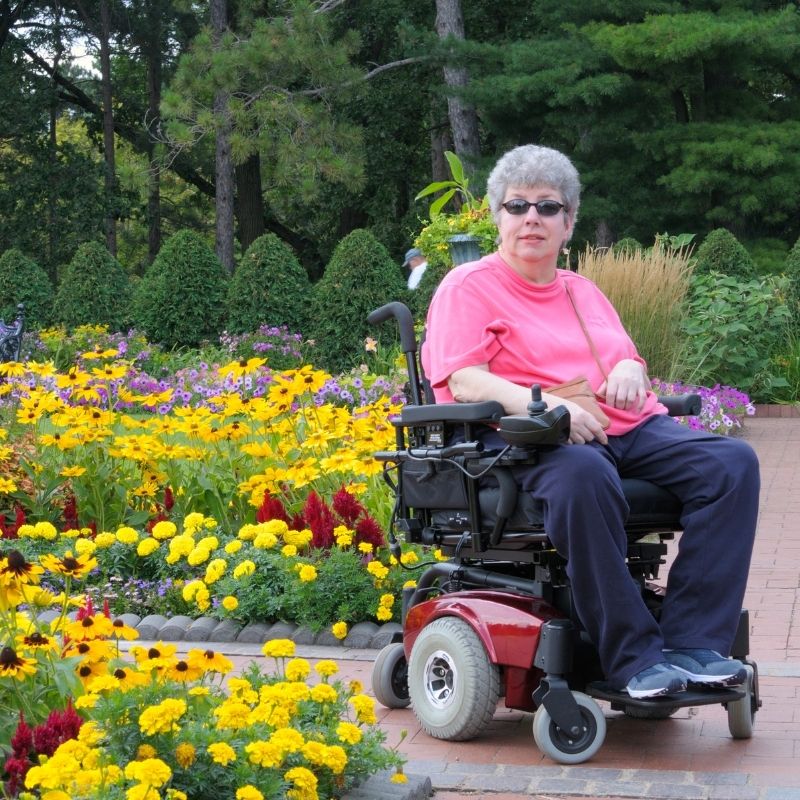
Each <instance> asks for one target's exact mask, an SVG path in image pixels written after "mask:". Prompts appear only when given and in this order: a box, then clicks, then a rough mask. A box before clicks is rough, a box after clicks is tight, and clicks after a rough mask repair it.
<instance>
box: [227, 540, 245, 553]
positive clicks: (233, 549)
mask: <svg viewBox="0 0 800 800" xmlns="http://www.w3.org/2000/svg"><path fill="white" fill-rule="evenodd" d="M241 549H242V542H241V540H240V539H232V540H231V541H230V542H228V544H226V545H225V552H226V553H227V554H228V555H229V556H232V555H234V554H235V553H238V552H239V551H240V550H241Z"/></svg>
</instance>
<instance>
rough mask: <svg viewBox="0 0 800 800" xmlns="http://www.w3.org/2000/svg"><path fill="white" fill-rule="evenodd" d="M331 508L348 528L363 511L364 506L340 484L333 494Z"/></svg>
mask: <svg viewBox="0 0 800 800" xmlns="http://www.w3.org/2000/svg"><path fill="white" fill-rule="evenodd" d="M333 510H334V511H335V512H336V513H337V514H338V515H339V516H340V517H341V518H342V522H343V523H344V524H345V525H347V527H348V528H352V527H353V524H354V523H355V521H356V520H357V519H358V518H359V517H360V516H361V515H362V514H363V513H364V511H365V508H364V506H362V505H361V503H359V502H358V500H357V499H356V498H355V497H353V495H352V494H350V492H348V491H347V489H345V487H344V486H342V488H341V489H339V491H338V492H336V494H335V495H334V496H333Z"/></svg>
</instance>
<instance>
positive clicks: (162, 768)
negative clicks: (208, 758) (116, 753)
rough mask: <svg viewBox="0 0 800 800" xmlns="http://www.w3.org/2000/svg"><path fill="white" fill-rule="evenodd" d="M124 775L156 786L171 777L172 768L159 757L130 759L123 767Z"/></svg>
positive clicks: (129, 778)
mask: <svg viewBox="0 0 800 800" xmlns="http://www.w3.org/2000/svg"><path fill="white" fill-rule="evenodd" d="M192 749H194V748H192ZM125 777H126V778H128V780H134V781H140V782H141V783H145V784H147V785H149V786H153V787H158V786H163V785H164V784H165V783H166V782H167V781H168V780H169V779H170V778H171V777H172V770H171V769H170V767H169V764H165V763H164V762H163V761H162V760H161V759H160V758H146V759H144V760H142V761H130V762H129V763H128V764H127V765H126V767H125Z"/></svg>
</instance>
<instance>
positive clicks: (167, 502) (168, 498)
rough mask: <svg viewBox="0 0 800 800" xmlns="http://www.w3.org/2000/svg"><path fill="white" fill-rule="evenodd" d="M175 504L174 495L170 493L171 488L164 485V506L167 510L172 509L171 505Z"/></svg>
mask: <svg viewBox="0 0 800 800" xmlns="http://www.w3.org/2000/svg"><path fill="white" fill-rule="evenodd" d="M174 505H175V496H174V495H173V494H172V489H170V488H169V486H165V487H164V508H165V509H166V510H167V511H172V507H173V506H174Z"/></svg>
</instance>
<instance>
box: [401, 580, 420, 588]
mask: <svg viewBox="0 0 800 800" xmlns="http://www.w3.org/2000/svg"><path fill="white" fill-rule="evenodd" d="M403 588H404V589H416V588H417V582H416V581H406V582H405V583H404V584H403Z"/></svg>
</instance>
